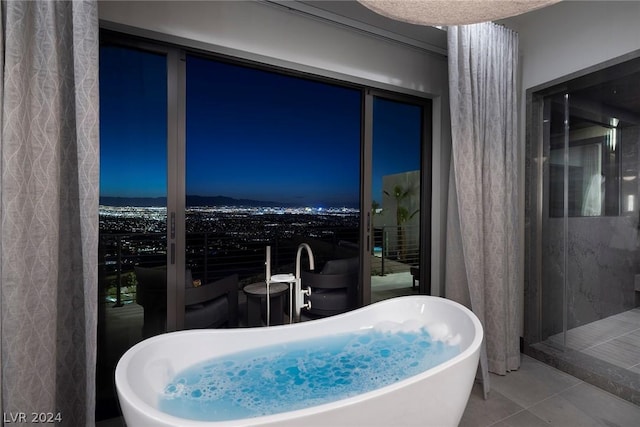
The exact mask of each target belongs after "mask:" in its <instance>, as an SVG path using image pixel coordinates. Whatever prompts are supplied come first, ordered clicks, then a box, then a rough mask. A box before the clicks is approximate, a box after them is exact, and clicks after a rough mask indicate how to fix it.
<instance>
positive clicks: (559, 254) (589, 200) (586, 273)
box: [524, 58, 640, 404]
mask: <svg viewBox="0 0 640 427" xmlns="http://www.w3.org/2000/svg"><path fill="white" fill-rule="evenodd" d="M613 62H615V63H609V64H605V65H603V66H598V67H595V69H592V70H587V71H584V72H581V73H577V74H576V75H574V76H570V77H568V78H566V79H561V81H556V82H552V83H550V84H548V85H544V86H543V87H539V88H534V89H532V90H531V91H529V93H528V94H527V96H528V107H529V110H528V128H529V135H528V138H527V163H526V165H527V183H526V192H527V199H526V200H527V206H526V207H527V208H526V224H527V228H526V231H527V234H526V237H527V242H526V250H527V255H526V283H525V301H526V302H525V304H526V308H525V319H526V320H525V339H524V341H525V353H529V354H531V355H533V356H534V357H537V358H539V359H542V360H545V361H547V362H550V363H551V364H552V365H555V366H557V367H559V368H561V369H564V370H567V371H569V372H570V373H571V374H573V375H576V376H578V377H580V378H582V379H584V380H585V381H589V382H593V383H595V385H598V386H601V387H603V388H605V389H608V390H609V391H612V392H615V393H616V394H618V395H619V396H620V397H623V398H626V399H627V400H630V401H634V403H636V404H640V394H639V393H638V389H640V308H638V307H639V306H640V256H639V255H640V251H639V249H640V240H639V232H640V225H639V214H640V209H639V208H640V200H639V195H640V177H639V174H640V58H631V59H629V58H625V59H624V60H618V61H613Z"/></svg>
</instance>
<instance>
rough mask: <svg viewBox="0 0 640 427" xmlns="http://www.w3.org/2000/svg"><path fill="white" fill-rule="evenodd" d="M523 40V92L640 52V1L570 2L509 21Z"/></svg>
mask: <svg viewBox="0 0 640 427" xmlns="http://www.w3.org/2000/svg"><path fill="white" fill-rule="evenodd" d="M502 23H503V24H504V25H506V26H508V27H509V28H512V29H514V30H516V31H517V32H518V34H519V35H520V52H521V54H522V87H523V89H524V90H526V89H529V88H531V87H534V86H537V85H540V84H542V83H546V82H548V81H551V80H554V79H556V78H559V77H563V76H566V75H568V74H570V73H573V72H576V71H580V70H582V69H585V68H587V67H590V66H592V65H594V64H598V63H601V62H604V61H607V60H609V59H612V58H616V57H618V56H621V55H624V54H626V53H629V52H632V51H634V50H637V49H640V25H639V23H640V1H637V0H636V1H572V0H565V1H562V2H560V3H558V4H556V5H553V6H550V7H547V8H544V9H540V10H537V11H534V12H530V13H527V14H524V15H520V16H518V17H514V18H510V19H505V20H504V21H502Z"/></svg>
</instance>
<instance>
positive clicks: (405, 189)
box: [97, 33, 431, 419]
mask: <svg viewBox="0 0 640 427" xmlns="http://www.w3.org/2000/svg"><path fill="white" fill-rule="evenodd" d="M101 49H102V56H101V106H102V111H101V113H102V117H101V129H102V133H101V150H102V151H101V155H102V162H103V164H102V171H101V172H102V175H101V205H102V206H101V249H102V252H101V259H100V262H101V269H102V270H101V272H102V274H101V282H100V286H101V294H100V298H101V299H100V303H101V316H100V325H99V329H100V334H99V341H100V346H101V347H100V351H99V353H100V355H101V356H100V358H101V360H100V361H99V363H100V364H101V365H100V367H99V372H100V373H101V374H103V376H104V378H102V381H98V383H99V384H98V387H100V388H101V390H99V395H100V393H102V394H103V395H104V398H103V399H101V398H100V396H99V401H98V408H97V411H98V414H97V415H98V419H103V418H108V417H109V416H113V415H115V414H117V405H116V401H115V394H114V390H113V375H112V374H113V369H114V367H115V364H116V363H117V360H118V359H119V357H120V356H121V355H122V354H123V353H124V351H126V349H128V348H129V347H130V346H131V345H133V344H135V343H136V342H138V341H140V340H141V339H143V338H145V337H148V336H151V335H153V334H157V333H161V332H164V331H172V330H175V329H182V328H185V327H186V328H188V327H190V326H189V322H187V321H186V320H185V319H186V317H187V315H186V313H187V312H188V311H189V310H190V308H191V307H190V306H188V304H187V300H188V297H187V296H186V294H187V292H190V291H191V289H190V288H196V287H197V288H199V289H202V288H206V287H207V286H208V285H210V284H212V283H217V282H218V281H219V280H221V279H222V280H224V278H226V277H227V276H229V275H235V276H237V280H238V281H237V283H236V285H237V289H236V291H237V294H238V297H239V298H238V302H237V303H238V304H239V306H240V307H239V308H238V310H237V312H235V316H237V319H234V322H230V321H229V319H228V318H224V317H223V318H221V319H219V322H218V321H217V323H216V325H221V326H229V325H231V324H232V323H233V325H239V326H246V325H247V322H246V320H247V317H246V316H247V311H246V310H247V309H246V306H245V305H243V292H242V289H243V287H244V286H245V285H247V284H252V283H255V282H259V281H261V280H264V278H265V248H266V247H267V246H269V247H270V248H271V268H272V271H271V272H272V273H279V272H292V271H293V270H294V263H295V259H296V249H297V248H298V246H299V245H300V243H308V244H309V245H310V246H311V247H312V249H313V253H314V257H315V267H316V270H317V271H322V270H323V268H324V267H325V265H327V264H329V262H330V261H335V260H350V262H349V263H348V265H349V267H348V268H349V269H350V270H351V269H354V271H355V276H353V280H352V282H350V285H351V287H352V288H353V293H351V292H350V295H351V296H352V297H353V296H354V295H355V297H353V298H351V297H350V298H351V299H350V302H349V304H350V305H349V309H351V308H355V307H356V306H357V305H358V304H362V303H369V302H370V301H371V300H376V299H381V298H371V292H372V280H371V276H370V271H371V270H370V266H371V265H372V262H373V261H380V262H381V264H384V265H385V267H384V268H386V269H387V270H386V271H384V272H383V271H376V274H375V276H376V277H390V276H391V275H392V274H399V275H401V276H402V278H403V280H402V281H401V283H396V284H395V286H396V288H397V287H402V288H404V289H402V292H401V293H413V292H418V289H420V290H421V291H422V292H426V291H425V289H426V288H425V287H424V286H425V285H424V283H425V282H424V281H420V280H419V279H420V274H423V275H424V277H428V273H429V270H430V266H429V264H428V260H429V256H428V255H425V253H424V251H421V250H420V248H422V247H425V246H426V247H430V244H429V242H428V239H429V235H428V230H429V228H430V227H429V212H430V179H429V178H430V156H429V153H430V147H429V146H430V137H429V132H430V127H429V123H428V122H429V121H430V114H431V110H430V101H429V100H426V99H418V98H414V97H408V96H402V95H398V94H392V93H388V92H383V91H376V92H375V96H374V95H372V92H371V91H366V88H364V87H362V86H361V85H357V84H354V83H349V82H338V81H335V80H330V79H327V78H323V77H319V76H309V75H306V74H305V75H303V74H301V73H297V72H293V71H290V70H282V69H276V68H273V67H266V66H264V65H259V64H254V63H248V62H245V61H240V60H234V59H229V58H220V57H217V56H214V55H209V54H204V53H202V52H197V53H196V52H194V51H190V50H188V49H182V48H179V47H174V46H170V45H160V46H155V45H154V44H153V43H147V42H146V41H145V42H140V41H139V40H136V39H129V38H124V37H123V36H121V35H118V34H113V33H107V36H106V37H103V44H102V47H101ZM365 92H366V94H365ZM365 98H366V99H368V101H367V100H365ZM374 109H375V111H374ZM365 116H366V117H367V118H365ZM371 118H372V120H371ZM367 129H368V130H367ZM372 182H373V184H372ZM374 189H375V190H374ZM372 191H377V193H379V194H376V195H375V196H372ZM373 200H376V202H379V204H380V206H379V208H378V209H376V210H373V211H371V210H370V207H372V206H373ZM363 206H367V207H366V209H365V208H363ZM362 212H366V213H368V214H371V213H373V214H374V218H373V221H372V217H371V216H363V215H362V214H361V213H362ZM382 212H384V215H386V216H388V217H389V218H388V221H389V224H388V228H389V229H388V230H386V231H385V233H386V235H387V237H386V238H385V239H386V246H385V247H384V250H382V248H380V251H378V245H377V244H375V242H380V240H379V237H378V233H377V231H376V230H375V229H376V227H377V224H380V223H379V219H378V217H382V216H383V214H382ZM383 225H384V226H385V227H386V226H387V225H386V224H383ZM368 235H370V239H369V238H368ZM363 236H367V237H365V240H366V242H363ZM354 260H355V262H353V261H354ZM305 266H306V262H305ZM392 266H393V267H394V268H397V267H398V266H402V269H401V270H398V271H395V270H393V269H392ZM327 271H328V270H327ZM363 272H366V273H365V274H362V273H363ZM412 272H414V274H412ZM147 277H149V279H148V280H147V279H146V278H147ZM414 281H415V282H414ZM147 282H149V283H150V286H147V285H146V283H147ZM414 283H416V284H417V285H421V286H420V287H419V288H418V287H415V288H414ZM149 288H151V290H152V292H149ZM187 288H189V289H188V290H187ZM145 291H146V292H147V293H146V294H145V293H144V292H145ZM374 292H375V290H374ZM394 295H395V294H394ZM389 296H392V295H385V296H383V298H386V297H389ZM216 298H217V297H216ZM216 301H217V300H216ZM229 301H230V300H229ZM196 305H197V306H201V305H203V304H200V303H198V304H194V306H196ZM204 305H206V304H204ZM221 311H222V312H224V313H227V314H225V315H227V316H228V307H226V308H225V309H224V310H221ZM327 312H329V311H327ZM308 314H309V316H307V317H306V318H315V317H318V316H322V315H324V314H322V313H320V314H318V313H308ZM198 327H200V326H198Z"/></svg>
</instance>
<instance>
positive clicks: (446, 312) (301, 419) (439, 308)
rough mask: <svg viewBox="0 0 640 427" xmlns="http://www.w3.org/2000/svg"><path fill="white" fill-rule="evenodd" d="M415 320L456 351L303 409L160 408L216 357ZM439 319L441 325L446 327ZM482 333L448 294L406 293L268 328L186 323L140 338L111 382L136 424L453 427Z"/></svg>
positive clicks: (131, 426)
mask: <svg viewBox="0 0 640 427" xmlns="http://www.w3.org/2000/svg"><path fill="white" fill-rule="evenodd" d="M408 321H409V322H415V321H419V322H420V323H422V324H423V325H427V326H428V325H436V329H439V330H440V331H443V330H444V331H445V332H444V333H445V334H446V335H447V336H448V337H455V341H456V342H459V345H460V350H461V352H460V354H458V355H457V356H455V357H453V358H451V359H449V360H447V361H445V362H444V363H441V364H440V365H437V366H435V367H433V368H430V369H428V370H426V371H424V372H422V373H419V374H417V375H414V376H411V377H409V378H406V379H404V380H401V381H399V382H395V383H392V384H389V385H387V386H384V387H382V388H378V389H376V390H373V391H368V392H363V393H362V394H359V395H356V396H352V397H349V398H346V399H342V400H338V401H335V402H332V403H327V404H321V405H317V406H312V407H308V408H305V409H299V410H293V411H289V412H282V413H279V414H274V415H266V416H259V417H254V418H246V419H240V420H229V421H195V420H188V419H181V418H177V417H174V416H172V415H169V414H167V413H164V412H162V411H160V410H159V409H158V402H159V399H160V395H161V393H162V392H163V390H164V388H165V386H166V385H167V383H169V382H170V381H171V380H172V379H173V377H174V375H176V374H177V373H178V372H180V371H182V370H183V369H185V368H187V367H189V366H192V365H194V364H196V363H199V362H202V361H205V360H208V359H211V358H213V357H217V356H224V355H228V354H231V353H236V352H240V351H243V350H249V349H254V348H257V347H266V346H269V345H272V344H278V343H286V342H292V341H296V340H304V339H309V338H313V337H324V336H328V335H333V334H338V333H347V332H354V331H359V330H362V329H367V328H372V327H374V326H376V325H379V324H389V322H392V323H399V324H402V323H405V322H408ZM443 325H445V326H444V328H443ZM482 337H483V332H482V326H481V325H480V322H479V320H478V319H477V317H476V316H475V315H474V314H473V313H472V312H471V311H469V310H468V309H467V308H465V307H463V306H462V305H460V304H457V303H455V302H453V301H450V300H447V299H443V298H437V297H430V296H409V297H400V298H394V299H390V300H386V301H382V302H379V303H376V304H372V305H369V306H366V307H363V308H360V309H358V310H354V311H351V312H348V313H345V314H341V315H337V316H333V317H329V318H325V319H321V320H314V321H309V322H302V323H296V324H292V325H284V326H272V327H267V328H244V329H222V330H202V329H200V330H190V331H180V332H173V333H167V334H164V335H159V336H156V337H153V338H149V339H147V340H145V341H142V342H140V343H138V344H137V345H135V346H133V347H132V348H131V349H129V351H127V352H126V353H125V354H124V355H123V356H122V358H121V359H120V361H119V362H118V366H117V367H116V374H115V380H116V388H117V392H118V397H119V400H120V405H121V408H122V412H123V415H124V418H125V421H126V424H127V426H128V427H141V426H154V427H155V426H185V427H188V426H248V425H252V426H253V425H260V426H267V425H268V426H305V427H307V426H329V425H336V426H338V425H339V426H347V425H351V426H409V425H420V426H428V425H431V426H439V427H440V426H456V425H458V423H459V422H460V419H461V417H462V414H463V412H464V409H465V407H466V404H467V401H468V399H469V394H470V392H471V387H472V385H473V381H474V378H475V374H476V369H477V366H478V358H479V351H480V344H481V342H482Z"/></svg>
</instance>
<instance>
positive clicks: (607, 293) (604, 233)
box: [541, 127, 640, 339]
mask: <svg viewBox="0 0 640 427" xmlns="http://www.w3.org/2000/svg"><path fill="white" fill-rule="evenodd" d="M638 129H639V128H638V127H633V128H625V129H623V130H622V131H621V138H620V142H621V144H620V145H621V147H620V149H621V168H620V171H621V175H622V176H621V178H622V179H621V181H620V182H621V185H620V198H621V200H620V201H621V215H620V216H609V217H571V218H569V219H568V233H567V241H566V245H567V255H568V259H567V272H568V276H567V278H568V280H567V294H566V299H567V329H572V328H575V327H577V326H581V325H584V324H587V323H590V322H593V321H596V320H599V319H602V318H605V317H608V316H611V315H614V314H617V313H620V312H623V311H627V310H630V309H632V308H634V307H635V306H636V299H637V297H636V292H635V277H636V275H638V274H640V251H639V249H640V245H639V237H638V236H639V230H638V227H639V224H638V204H640V200H639V194H640V191H639V181H640V179H639V178H638V163H639V161H638V160H639V159H638V153H639V152H640V150H638V145H639V142H640V132H639V130H638ZM563 225H564V220H563V219H562V218H546V221H544V229H543V231H542V233H543V241H542V249H543V250H542V282H543V285H542V295H541V301H542V307H541V310H542V338H543V339H544V338H546V337H548V336H550V335H554V334H556V333H559V332H562V325H563V314H562V310H563V303H564V292H563V279H564V274H563V271H564V245H565V242H564V231H563Z"/></svg>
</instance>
